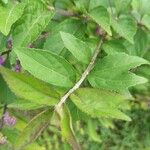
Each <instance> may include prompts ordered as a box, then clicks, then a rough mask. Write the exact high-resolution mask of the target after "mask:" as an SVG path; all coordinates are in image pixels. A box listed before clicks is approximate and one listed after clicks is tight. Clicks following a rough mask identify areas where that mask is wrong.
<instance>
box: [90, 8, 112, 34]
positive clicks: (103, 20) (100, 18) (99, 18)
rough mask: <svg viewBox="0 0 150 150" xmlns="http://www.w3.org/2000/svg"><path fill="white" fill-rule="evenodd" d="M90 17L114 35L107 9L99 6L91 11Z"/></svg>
mask: <svg viewBox="0 0 150 150" xmlns="http://www.w3.org/2000/svg"><path fill="white" fill-rule="evenodd" d="M89 15H90V17H91V18H92V19H93V20H94V21H95V22H97V23H98V24H99V25H100V26H101V27H102V28H103V29H104V30H105V31H106V32H107V33H108V34H109V35H110V36H111V35H112V33H111V29H110V17H109V13H108V12H107V9H106V8H104V7H102V6H99V7H96V8H94V9H92V10H91V11H90V12H89Z"/></svg>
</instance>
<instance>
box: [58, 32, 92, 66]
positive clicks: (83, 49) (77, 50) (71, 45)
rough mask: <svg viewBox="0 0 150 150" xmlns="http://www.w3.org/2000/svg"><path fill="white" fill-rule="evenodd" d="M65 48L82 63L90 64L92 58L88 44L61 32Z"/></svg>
mask: <svg viewBox="0 0 150 150" xmlns="http://www.w3.org/2000/svg"><path fill="white" fill-rule="evenodd" d="M60 34H61V38H62V40H63V43H64V45H65V47H66V48H67V49H68V50H69V51H70V52H71V53H72V54H73V56H74V57H75V58H76V59H77V60H78V61H80V62H83V63H85V64H88V63H89V61H90V57H91V50H90V48H89V47H88V46H87V44H86V43H84V42H83V41H81V40H79V39H78V38H76V37H74V36H73V35H71V34H69V33H65V32H60Z"/></svg>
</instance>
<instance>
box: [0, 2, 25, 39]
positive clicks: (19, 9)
mask: <svg viewBox="0 0 150 150" xmlns="http://www.w3.org/2000/svg"><path fill="white" fill-rule="evenodd" d="M24 7H25V5H24V3H18V4H15V3H13V2H11V1H10V3H8V5H6V6H3V5H2V4H0V31H1V32H2V33H3V34H4V35H6V36H7V35H8V33H9V32H10V29H11V26H12V25H13V24H14V23H15V22H16V21H17V20H18V19H19V18H20V17H21V16H22V14H23V11H24Z"/></svg>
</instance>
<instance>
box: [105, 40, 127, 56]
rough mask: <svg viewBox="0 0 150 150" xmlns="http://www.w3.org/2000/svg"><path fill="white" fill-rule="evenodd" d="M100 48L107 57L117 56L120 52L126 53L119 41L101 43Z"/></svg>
mask: <svg viewBox="0 0 150 150" xmlns="http://www.w3.org/2000/svg"><path fill="white" fill-rule="evenodd" d="M102 48H103V49H104V51H105V52H106V53H107V54H109V55H111V54H117V53H120V52H125V53H126V52H127V50H126V48H125V46H124V45H123V44H122V42H121V41H119V40H110V41H106V42H104V43H103V45H102Z"/></svg>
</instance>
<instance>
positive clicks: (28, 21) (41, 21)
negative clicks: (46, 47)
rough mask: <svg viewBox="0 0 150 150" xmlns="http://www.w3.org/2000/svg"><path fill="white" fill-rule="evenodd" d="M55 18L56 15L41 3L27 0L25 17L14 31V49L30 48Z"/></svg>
mask: <svg viewBox="0 0 150 150" xmlns="http://www.w3.org/2000/svg"><path fill="white" fill-rule="evenodd" d="M53 16H54V13H53V12H50V11H48V10H47V8H46V7H45V5H44V4H43V3H42V2H41V1H35V0H27V1H26V7H25V11H24V15H23V16H22V17H21V19H20V20H19V21H18V22H17V23H16V26H15V29H14V31H13V43H14V47H17V46H28V44H29V43H30V42H33V41H35V40H36V39H37V38H38V36H39V35H40V33H41V32H42V31H43V30H44V29H45V28H46V26H47V25H48V23H49V22H50V20H51V18H52V17H53Z"/></svg>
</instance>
